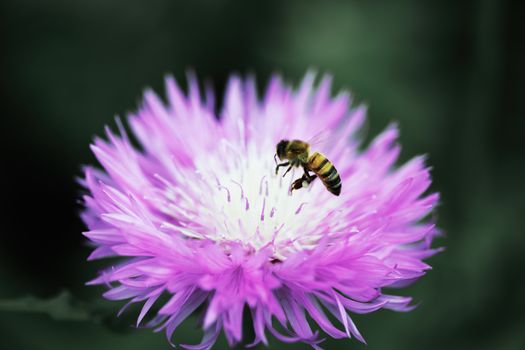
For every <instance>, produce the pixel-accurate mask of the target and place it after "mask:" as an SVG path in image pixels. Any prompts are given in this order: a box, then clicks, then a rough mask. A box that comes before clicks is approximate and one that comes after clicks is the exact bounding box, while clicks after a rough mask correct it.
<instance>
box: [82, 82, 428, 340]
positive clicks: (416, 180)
mask: <svg viewBox="0 0 525 350" xmlns="http://www.w3.org/2000/svg"><path fill="white" fill-rule="evenodd" d="M314 78H315V77H314V76H313V75H312V74H308V75H307V76H306V77H305V79H304V81H303V82H302V84H301V85H300V87H299V88H298V89H297V90H294V89H292V88H291V87H289V86H287V85H285V84H284V83H283V82H282V81H281V80H280V78H278V77H274V78H273V79H272V80H271V81H270V83H269V86H268V88H267V90H266V92H265V93H264V96H263V98H262V100H260V99H259V98H258V97H257V93H256V89H255V83H254V81H253V80H252V79H245V80H243V79H240V78H238V77H232V78H231V79H230V81H229V83H228V86H227V90H226V94H225V98H224V103H223V107H222V111H221V112H220V113H219V115H216V112H215V103H214V97H213V92H212V91H210V90H207V91H206V93H205V94H204V95H205V96H204V97H203V96H201V94H200V88H199V86H198V83H197V81H196V79H195V78H194V77H190V79H189V84H188V85H189V92H188V93H187V94H185V93H184V92H183V91H182V90H181V89H180V88H179V86H178V85H177V84H176V83H175V81H174V80H173V79H172V78H167V79H166V89H167V103H164V102H163V101H162V100H161V99H159V98H158V97H157V96H156V95H155V94H154V93H153V92H152V91H149V90H148V91H146V92H145V94H144V102H143V105H142V106H141V107H140V108H139V110H138V112H136V113H135V114H133V115H131V116H130V117H129V123H130V126H131V128H132V130H133V132H134V134H135V135H136V136H137V138H138V140H139V142H140V144H141V145H142V147H143V149H142V150H137V149H136V148H135V147H133V146H132V144H131V142H130V140H129V139H128V136H127V135H126V133H125V131H124V129H123V127H122V125H120V124H119V128H120V135H116V134H114V133H113V132H112V131H110V130H109V129H107V138H108V141H104V140H102V139H98V138H97V139H96V140H95V142H94V144H93V145H92V150H93V152H94V153H95V155H96V157H97V159H98V160H99V161H100V163H101V164H102V166H103V168H104V171H100V170H96V169H94V168H91V167H88V168H86V170H85V178H84V179H83V180H82V183H83V185H84V186H85V188H86V189H87V192H88V194H87V195H85V196H84V204H85V210H84V212H83V214H82V216H83V220H84V222H85V223H86V225H87V226H88V228H89V231H88V232H85V233H84V234H85V236H87V237H88V238H89V239H90V241H91V242H92V243H93V245H94V246H95V247H96V248H95V249H94V251H93V252H92V254H91V255H90V257H89V259H90V260H92V259H98V258H105V257H120V259H119V260H117V261H118V263H115V265H114V266H111V267H110V268H109V269H107V270H106V271H103V272H102V273H101V274H100V276H99V277H98V278H96V279H95V280H93V281H91V282H90V284H105V285H107V286H108V288H109V290H108V291H107V292H106V293H105V294H104V297H105V298H107V299H110V300H128V301H129V303H130V304H131V303H141V304H142V305H143V306H142V311H141V312H140V314H139V316H138V320H137V326H138V325H140V324H142V323H144V325H145V326H147V327H154V328H155V329H156V330H164V331H165V332H166V334H167V337H168V339H169V341H170V342H171V341H172V337H173V333H174V330H175V329H176V328H177V326H179V325H180V324H181V322H183V321H184V320H185V319H186V318H187V317H188V316H189V315H191V314H193V313H194V312H195V311H196V310H197V308H199V307H200V308H199V311H200V310H202V312H201V315H202V319H201V321H202V322H201V323H202V328H203V330H204V337H203V339H202V342H201V343H200V344H198V345H182V346H183V347H184V348H186V349H209V348H211V347H212V345H213V344H214V342H215V341H216V339H217V337H218V335H219V334H220V333H221V331H223V332H224V335H225V336H226V339H227V341H228V342H229V344H230V345H231V346H233V345H235V344H237V343H239V342H241V341H246V339H243V334H242V330H243V310H245V309H248V310H249V311H250V313H251V322H252V323H253V329H254V333H255V339H253V343H252V345H254V344H258V343H260V342H262V343H264V344H268V343H267V333H271V334H272V335H273V336H274V337H276V338H278V339H279V340H281V341H283V342H297V341H301V342H305V343H308V344H310V345H311V346H312V347H314V348H316V349H319V348H320V347H319V345H318V344H319V343H320V342H321V341H322V339H321V336H320V335H319V330H318V329H320V330H322V331H323V332H324V333H325V334H326V335H328V336H330V337H333V338H345V337H348V338H350V337H352V336H353V337H355V338H357V339H358V340H360V341H362V342H364V339H363V337H362V336H361V334H360V333H359V331H358V329H357V327H356V326H355V324H354V322H353V321H352V318H351V316H350V315H351V314H353V313H357V314H362V313H369V312H372V311H375V310H378V309H390V310H396V311H408V310H410V309H412V308H413V306H412V305H410V303H411V298H410V297H406V296H397V295H393V294H390V292H389V293H387V292H386V291H385V288H399V287H403V286H405V285H407V284H408V283H410V282H413V281H414V280H416V279H417V278H419V277H421V276H422V275H423V274H424V273H425V271H426V270H428V269H429V268H430V267H429V265H427V264H426V263H424V262H423V261H422V260H423V259H425V258H427V257H429V256H430V255H432V254H434V253H436V252H437V250H436V249H432V248H431V247H430V244H431V241H432V238H433V237H434V236H435V235H436V234H437V232H438V231H437V229H436V228H435V227H434V225H433V224H432V223H431V222H429V220H428V219H426V218H427V216H428V215H429V213H431V211H432V210H433V207H434V206H435V205H436V202H437V201H438V195H437V194H435V193H434V194H426V191H427V189H428V187H429V185H430V183H431V180H430V176H429V169H428V168H426V167H425V165H424V158H423V157H416V158H414V159H412V160H411V161H409V162H408V163H406V164H404V165H402V166H400V167H395V166H394V163H395V162H396V159H397V157H398V154H399V151H400V147H399V146H398V145H397V143H396V139H397V137H398V131H397V128H396V126H394V125H392V126H389V127H388V128H387V129H386V130H385V131H384V132H383V133H381V134H380V135H379V136H377V137H376V138H375V139H374V140H373V141H372V143H371V144H370V146H368V148H366V149H365V150H364V151H360V150H359V149H358V146H359V144H360V142H359V140H358V137H357V135H356V133H357V132H358V131H359V130H360V128H361V126H362V124H363V122H364V120H365V108H364V107H362V106H360V107H356V108H351V107H350V98H349V95H348V94H346V93H342V94H339V95H337V96H336V97H331V94H330V85H331V81H330V78H324V79H323V80H322V81H321V83H320V84H319V86H318V87H315V86H314ZM322 130H327V132H328V133H329V136H330V137H329V138H328V140H326V142H325V143H322V144H320V145H319V146H318V149H316V150H319V151H321V152H323V154H325V155H326V156H327V157H328V158H329V159H330V161H331V162H332V163H333V164H334V165H335V166H336V167H337V169H338V172H339V174H340V177H341V180H342V192H341V194H340V195H339V196H337V197H336V196H334V195H332V194H331V193H330V192H328V191H327V190H326V188H325V187H324V186H323V184H322V183H321V182H320V181H317V182H313V183H312V184H311V185H310V186H308V188H302V189H300V190H298V191H294V192H293V194H291V193H290V191H289V188H290V185H291V184H292V181H293V180H294V179H296V178H298V177H299V176H301V175H302V174H301V172H302V169H300V168H295V170H294V171H292V172H291V173H290V174H288V175H287V176H286V177H282V176H281V175H276V174H275V163H274V155H275V152H276V148H275V147H276V144H277V143H278V142H279V141H280V140H282V139H301V140H309V139H311V138H312V137H314V135H316V134H318V133H319V131H322ZM312 147H313V148H314V147H316V146H314V145H313V146H312ZM161 295H165V296H168V297H169V299H168V301H167V302H165V303H163V304H162V305H157V306H156V308H155V310H157V311H153V309H152V306H153V305H155V304H161V302H160V300H159V297H160V296H161ZM308 318H310V321H308ZM144 320H146V321H144Z"/></svg>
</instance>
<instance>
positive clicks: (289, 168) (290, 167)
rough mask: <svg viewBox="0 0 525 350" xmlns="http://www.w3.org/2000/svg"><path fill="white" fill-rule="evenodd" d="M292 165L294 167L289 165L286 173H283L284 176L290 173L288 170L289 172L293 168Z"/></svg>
mask: <svg viewBox="0 0 525 350" xmlns="http://www.w3.org/2000/svg"><path fill="white" fill-rule="evenodd" d="M292 167H293V165H290V166H289V167H288V169H286V171H285V172H284V174H283V177H285V176H286V174H288V172H289V171H290V170H292Z"/></svg>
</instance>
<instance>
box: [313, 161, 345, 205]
mask: <svg viewBox="0 0 525 350" xmlns="http://www.w3.org/2000/svg"><path fill="white" fill-rule="evenodd" d="M308 169H309V170H311V171H313V172H314V173H315V174H316V175H317V176H318V177H319V178H320V179H321V181H323V184H324V185H325V187H326V189H327V190H328V191H330V192H331V193H333V194H335V195H336V196H339V194H340V193H341V178H340V177H339V174H338V173H337V169H336V168H335V167H334V165H333V164H332V163H331V162H330V161H329V160H328V159H327V158H326V157H325V156H323V155H322V154H321V153H319V152H315V153H314V154H312V156H311V157H310V158H308Z"/></svg>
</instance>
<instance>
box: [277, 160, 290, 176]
mask: <svg viewBox="0 0 525 350" xmlns="http://www.w3.org/2000/svg"><path fill="white" fill-rule="evenodd" d="M287 165H290V162H286V163H281V164H277V166H276V167H275V175H277V174H278V173H279V168H280V167H282V166H287Z"/></svg>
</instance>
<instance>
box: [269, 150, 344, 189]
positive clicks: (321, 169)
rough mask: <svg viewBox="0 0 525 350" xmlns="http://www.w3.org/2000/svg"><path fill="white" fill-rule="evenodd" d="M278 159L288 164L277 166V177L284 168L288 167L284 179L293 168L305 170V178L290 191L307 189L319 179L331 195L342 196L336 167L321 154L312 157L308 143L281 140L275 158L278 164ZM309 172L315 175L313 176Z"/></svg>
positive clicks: (300, 179)
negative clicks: (280, 169) (281, 168)
mask: <svg viewBox="0 0 525 350" xmlns="http://www.w3.org/2000/svg"><path fill="white" fill-rule="evenodd" d="M277 157H279V159H280V160H281V161H285V160H286V162H284V163H281V164H277V167H276V168H275V174H276V175H277V173H279V168H280V167H282V166H288V169H287V170H286V172H285V173H284V175H283V177H284V176H285V175H286V174H287V173H288V172H289V171H290V170H291V169H292V167H300V166H302V167H303V169H304V174H303V176H302V177H301V178H299V179H297V180H295V181H294V182H293V183H292V186H291V188H290V191H293V190H298V189H300V188H303V187H307V186H308V185H309V184H310V183H312V181H314V180H315V179H316V178H317V177H319V178H320V179H321V181H322V182H323V184H324V185H325V187H326V189H327V190H328V191H329V192H330V193H332V194H334V195H336V196H339V194H341V177H339V174H338V173H337V170H336V169H335V167H334V165H333V164H332V163H331V162H330V161H329V160H328V159H327V158H326V157H325V156H324V155H322V154H321V153H319V152H314V153H313V154H312V155H310V145H309V144H308V143H307V142H305V141H301V140H292V141H289V140H281V141H280V142H279V143H278V144H277V151H276V154H275V157H274V158H275V162H276V163H277ZM309 171H311V172H313V173H314V174H315V175H311V174H310V173H309Z"/></svg>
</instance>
